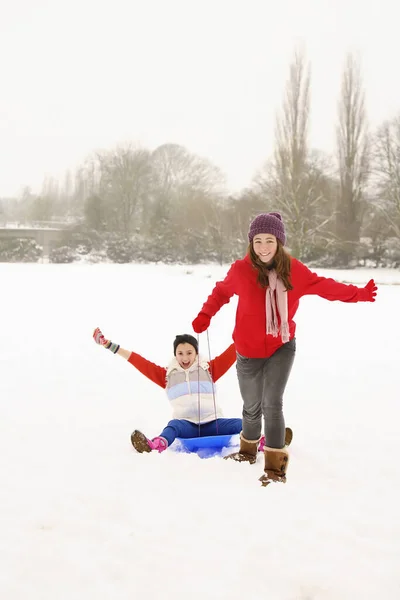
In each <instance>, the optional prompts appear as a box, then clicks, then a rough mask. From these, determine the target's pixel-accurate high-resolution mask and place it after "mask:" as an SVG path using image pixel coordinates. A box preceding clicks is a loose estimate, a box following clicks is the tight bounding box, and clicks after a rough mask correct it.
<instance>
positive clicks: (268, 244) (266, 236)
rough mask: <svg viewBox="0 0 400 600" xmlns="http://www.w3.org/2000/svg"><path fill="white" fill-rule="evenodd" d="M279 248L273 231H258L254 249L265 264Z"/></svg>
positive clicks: (254, 240) (254, 239)
mask: <svg viewBox="0 0 400 600" xmlns="http://www.w3.org/2000/svg"><path fill="white" fill-rule="evenodd" d="M277 249H278V242H277V239H276V237H275V236H274V235H272V234H271V233H258V234H257V235H255V236H254V238H253V250H254V252H255V253H256V254H257V256H258V258H259V259H260V260H261V261H262V262H263V263H265V264H268V263H269V262H271V260H272V259H273V258H274V256H275V254H276V251H277Z"/></svg>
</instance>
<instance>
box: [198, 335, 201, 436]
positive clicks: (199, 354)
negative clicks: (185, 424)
mask: <svg viewBox="0 0 400 600" xmlns="http://www.w3.org/2000/svg"><path fill="white" fill-rule="evenodd" d="M197 422H198V424H199V437H200V436H201V431H200V336H199V334H197Z"/></svg>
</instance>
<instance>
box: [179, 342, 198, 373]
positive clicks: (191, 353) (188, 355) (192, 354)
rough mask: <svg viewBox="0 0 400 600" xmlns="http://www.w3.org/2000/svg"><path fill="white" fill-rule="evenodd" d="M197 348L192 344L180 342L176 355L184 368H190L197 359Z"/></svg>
mask: <svg viewBox="0 0 400 600" xmlns="http://www.w3.org/2000/svg"><path fill="white" fill-rule="evenodd" d="M196 356H197V354H196V350H195V349H194V348H193V346H192V345H191V344H178V346H177V347H176V352H175V357H176V359H177V361H178V363H179V364H180V366H181V367H182V369H185V370H186V369H189V368H190V367H191V366H192V364H193V363H194V361H195V360H196Z"/></svg>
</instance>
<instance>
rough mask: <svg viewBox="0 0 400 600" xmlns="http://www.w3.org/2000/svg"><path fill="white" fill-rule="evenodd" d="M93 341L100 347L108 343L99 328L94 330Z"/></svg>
mask: <svg viewBox="0 0 400 600" xmlns="http://www.w3.org/2000/svg"><path fill="white" fill-rule="evenodd" d="M93 339H94V341H95V342H96V344H100V345H101V346H106V345H107V343H108V342H109V340H106V338H105V337H104V335H103V333H102V331H101V329H100V328H99V327H96V329H95V330H94V332H93Z"/></svg>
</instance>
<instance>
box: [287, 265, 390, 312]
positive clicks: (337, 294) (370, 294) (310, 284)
mask: <svg viewBox="0 0 400 600" xmlns="http://www.w3.org/2000/svg"><path fill="white" fill-rule="evenodd" d="M297 267H298V271H299V276H300V281H301V285H302V288H303V289H302V293H301V296H305V295H316V296H321V298H325V299H326V300H340V301H341V302H375V297H376V292H377V289H378V288H377V287H376V285H375V282H374V280H373V279H371V280H370V281H369V282H368V283H367V285H366V286H365V287H362V288H359V287H357V286H356V285H351V284H347V283H340V282H339V281H335V280H334V279H331V278H328V277H321V276H320V275H317V274H316V273H313V272H312V271H310V269H309V268H308V267H306V265H304V264H303V263H301V262H300V261H297Z"/></svg>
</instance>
